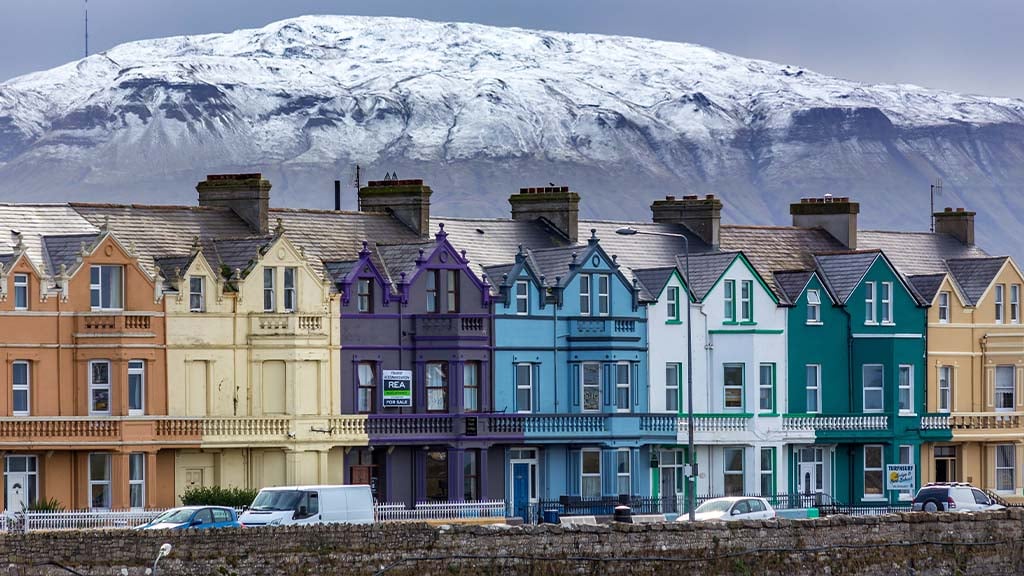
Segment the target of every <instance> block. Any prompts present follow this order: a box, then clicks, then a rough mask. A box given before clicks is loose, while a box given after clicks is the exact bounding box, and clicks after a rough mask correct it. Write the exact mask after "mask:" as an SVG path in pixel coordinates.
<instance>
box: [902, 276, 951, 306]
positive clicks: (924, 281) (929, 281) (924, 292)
mask: <svg viewBox="0 0 1024 576" xmlns="http://www.w3.org/2000/svg"><path fill="white" fill-rule="evenodd" d="M945 277H946V275H945V274H920V275H917V276H910V277H908V278H907V280H909V281H910V283H911V284H912V285H913V286H914V289H915V290H917V292H918V293H919V294H921V297H922V298H924V299H925V300H926V301H927V302H929V303H931V302H933V301H934V300H935V294H936V293H937V292H938V291H939V286H941V285H942V279H943V278H945Z"/></svg>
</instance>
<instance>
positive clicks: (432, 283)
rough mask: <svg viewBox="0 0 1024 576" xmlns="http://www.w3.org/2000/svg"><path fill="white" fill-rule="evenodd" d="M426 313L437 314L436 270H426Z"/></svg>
mask: <svg viewBox="0 0 1024 576" xmlns="http://www.w3.org/2000/svg"><path fill="white" fill-rule="evenodd" d="M427 312H429V313H434V312H437V270H427Z"/></svg>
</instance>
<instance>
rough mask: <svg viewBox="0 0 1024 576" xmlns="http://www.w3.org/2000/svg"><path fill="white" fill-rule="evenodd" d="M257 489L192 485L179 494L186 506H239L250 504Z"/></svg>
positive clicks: (257, 491)
mask: <svg viewBox="0 0 1024 576" xmlns="http://www.w3.org/2000/svg"><path fill="white" fill-rule="evenodd" d="M258 493H259V490H257V489H255V488H235V487H233V486H231V487H228V488H222V487H220V486H193V487H191V488H186V489H185V493H184V494H182V495H181V503H182V504H184V505H186V506H231V507H232V508H241V507H243V506H248V505H250V504H252V501H253V499H255V498H256V494H258Z"/></svg>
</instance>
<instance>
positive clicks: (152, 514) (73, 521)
mask: <svg viewBox="0 0 1024 576" xmlns="http://www.w3.org/2000/svg"><path fill="white" fill-rule="evenodd" d="M373 508H374V517H375V518H376V519H377V521H378V522H390V521H396V520H453V519H456V518H501V517H504V516H505V502H504V501H503V500H482V501H479V502H426V503H420V504H417V505H416V507H415V508H412V509H407V508H406V505H405V504H404V503H381V502H378V503H375V504H374V507H373ZM164 511H165V510H164V509H154V510H62V511H60V512H34V511H28V512H22V513H8V512H4V513H3V515H2V516H0V531H2V532H29V531H34V530H98V529H117V528H133V527H135V526H138V525H140V524H145V523H146V522H149V521H150V520H152V519H154V518H156V517H157V516H159V515H160V514H162V513H163V512H164ZM238 512H239V514H241V512H242V511H241V510H239V511H238Z"/></svg>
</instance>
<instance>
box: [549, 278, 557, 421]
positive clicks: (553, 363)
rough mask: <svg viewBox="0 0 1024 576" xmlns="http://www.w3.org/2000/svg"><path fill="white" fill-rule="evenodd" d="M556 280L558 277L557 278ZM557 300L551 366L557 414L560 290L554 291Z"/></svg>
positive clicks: (553, 306)
mask: <svg viewBox="0 0 1024 576" xmlns="http://www.w3.org/2000/svg"><path fill="white" fill-rule="evenodd" d="M555 280H556V282H557V281H558V279H557V278H556V279H555ZM554 295H555V301H554V302H552V303H551V318H552V320H551V367H552V368H553V369H554V378H552V382H553V383H554V390H555V414H558V292H557V290H556V291H555V292H554Z"/></svg>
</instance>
